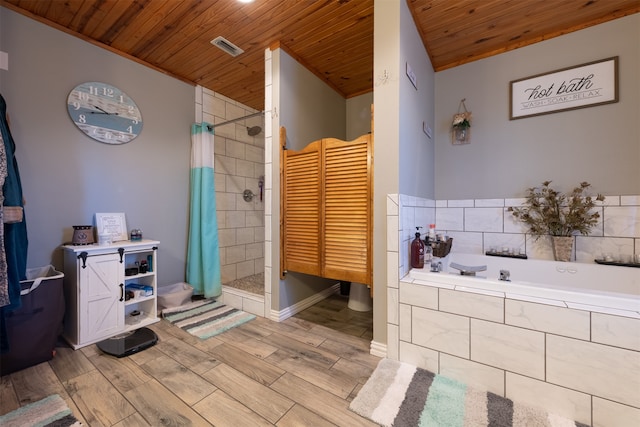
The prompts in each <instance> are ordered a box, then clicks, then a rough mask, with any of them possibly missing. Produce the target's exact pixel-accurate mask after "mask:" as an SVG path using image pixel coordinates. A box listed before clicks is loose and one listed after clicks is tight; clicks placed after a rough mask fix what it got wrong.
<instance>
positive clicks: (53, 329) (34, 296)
mask: <svg viewBox="0 0 640 427" xmlns="http://www.w3.org/2000/svg"><path fill="white" fill-rule="evenodd" d="M26 275H27V280H23V281H21V282H20V288H21V291H20V301H21V304H22V305H21V306H20V308H18V309H15V310H11V311H8V312H6V314H5V324H6V330H7V339H8V342H9V349H8V351H7V352H5V353H2V354H0V375H6V374H9V373H11V372H15V371H19V370H21V369H24V368H28V367H30V366H33V365H37V364H38V363H42V362H46V361H48V360H51V359H52V358H53V356H54V354H55V348H56V342H57V340H58V336H59V335H60V334H61V333H62V331H63V323H62V322H63V319H64V308H65V305H64V290H63V283H62V282H63V279H64V274H63V273H61V272H59V271H57V270H56V269H55V268H54V267H53V266H52V265H48V266H45V267H39V268H31V269H27V271H26Z"/></svg>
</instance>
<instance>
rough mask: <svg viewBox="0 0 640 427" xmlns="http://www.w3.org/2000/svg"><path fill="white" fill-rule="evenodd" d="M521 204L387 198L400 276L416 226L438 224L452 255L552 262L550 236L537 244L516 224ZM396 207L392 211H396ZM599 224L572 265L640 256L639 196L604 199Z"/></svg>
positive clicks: (578, 241) (578, 242)
mask: <svg viewBox="0 0 640 427" xmlns="http://www.w3.org/2000/svg"><path fill="white" fill-rule="evenodd" d="M523 202H524V199H519V198H518V199H467V200H427V199H421V198H417V197H412V196H406V195H395V194H394V195H389V196H388V200H387V208H388V209H387V211H389V209H392V211H394V210H397V214H396V215H399V218H398V227H399V229H397V230H395V228H391V227H388V230H389V237H388V239H392V235H394V233H396V232H397V233H398V234H397V235H395V239H397V240H398V241H399V243H396V244H395V246H398V248H397V249H398V251H399V256H398V260H397V261H396V262H397V263H398V268H399V270H398V273H399V277H403V276H405V275H406V274H407V273H408V272H409V249H410V246H411V240H413V238H414V235H415V231H416V228H415V227H416V226H420V227H422V229H421V230H420V231H421V232H422V233H423V236H424V233H425V232H426V231H427V230H428V229H429V224H431V223H433V224H436V230H437V232H438V233H443V234H446V235H448V236H449V237H452V238H453V246H452V249H451V251H452V252H461V253H472V254H482V253H484V252H486V251H488V250H490V249H492V248H496V249H502V248H510V249H514V250H522V251H524V253H526V254H527V256H528V257H529V258H534V259H547V260H552V259H553V252H552V248H551V241H550V239H549V238H548V237H542V238H540V239H539V240H537V241H536V240H535V239H534V238H532V237H531V236H529V235H527V234H526V229H525V227H524V226H523V225H522V224H521V223H520V222H516V221H514V219H513V217H512V215H511V213H510V212H508V211H507V208H508V207H509V206H521V205H522V203H523ZM394 205H395V207H394ZM596 209H597V211H598V212H599V213H600V220H599V222H598V224H597V225H596V226H595V227H594V228H593V230H592V232H591V234H590V235H589V236H576V237H575V244H574V254H573V258H572V259H573V260H575V261H577V262H593V260H594V259H595V258H601V257H602V254H604V253H608V254H611V255H612V256H613V257H614V258H615V259H617V260H619V261H622V262H627V261H630V260H631V256H632V255H633V254H637V253H640V196H639V195H631V196H606V198H605V200H604V202H602V203H601V204H600V206H598V207H597V208H596ZM389 270H390V269H389Z"/></svg>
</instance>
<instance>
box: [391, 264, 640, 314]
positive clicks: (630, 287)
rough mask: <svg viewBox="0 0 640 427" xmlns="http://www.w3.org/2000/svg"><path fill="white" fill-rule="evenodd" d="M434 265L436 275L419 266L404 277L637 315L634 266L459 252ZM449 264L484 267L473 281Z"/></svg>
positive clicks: (639, 286) (639, 277) (638, 272)
mask: <svg viewBox="0 0 640 427" xmlns="http://www.w3.org/2000/svg"><path fill="white" fill-rule="evenodd" d="M440 261H441V262H442V266H443V271H442V272H440V273H432V272H430V271H429V267H428V266H426V265H425V268H424V269H421V270H418V269H412V270H411V271H410V272H409V276H408V279H410V281H412V282H413V283H418V284H421V283H422V284H429V285H432V286H439V287H446V288H451V289H453V288H455V289H458V290H469V291H472V292H482V293H489V294H491V293H492V292H494V293H497V294H500V296H504V297H507V298H509V297H513V298H517V299H542V300H547V301H549V302H550V303H552V302H553V303H555V304H557V305H564V306H566V307H570V308H584V309H591V308H592V307H590V306H593V307H601V308H607V309H611V310H623V311H632V312H634V314H633V316H632V317H636V316H640V268H635V267H620V266H609V265H600V264H595V263H593V264H587V263H573V262H557V261H544V260H532V259H528V260H522V259H516V258H506V257H494V256H485V255H473V254H460V253H453V254H449V255H448V256H447V257H445V258H442V259H440ZM452 262H454V263H456V264H461V265H465V266H469V267H475V266H485V265H486V266H487V269H486V271H482V272H478V273H476V274H477V276H476V277H471V276H462V275H460V272H459V271H458V270H456V269H453V268H451V267H450V264H451V263H452ZM500 270H508V271H509V275H510V279H511V281H508V282H507V281H501V280H499V277H500ZM403 280H404V281H406V280H407V279H406V278H405V279H403ZM587 306H589V307H587ZM596 311H610V310H600V309H598V310H596ZM620 314H623V315H624V313H620Z"/></svg>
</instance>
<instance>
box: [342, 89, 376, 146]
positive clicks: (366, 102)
mask: <svg viewBox="0 0 640 427" xmlns="http://www.w3.org/2000/svg"><path fill="white" fill-rule="evenodd" d="M372 104H373V91H372V92H369V93H365V94H364V95H360V96H354V97H353V98H348V99H347V123H346V124H347V137H346V140H347V141H352V140H354V139H356V138H357V137H359V136H361V135H365V134H367V133H369V132H371V105H372Z"/></svg>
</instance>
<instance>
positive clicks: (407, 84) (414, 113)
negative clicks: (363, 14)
mask: <svg viewBox="0 0 640 427" xmlns="http://www.w3.org/2000/svg"><path fill="white" fill-rule="evenodd" d="M400 3H402V5H401V7H400V63H399V64H398V65H399V70H398V79H399V80H400V82H399V83H400V85H399V89H400V117H399V120H400V126H399V132H400V139H399V142H400V147H399V149H400V188H399V193H401V194H407V195H410V196H418V197H422V198H433V197H434V191H435V190H434V189H435V187H434V169H433V162H434V139H433V138H434V135H433V131H432V137H431V138H429V137H428V136H427V135H426V134H425V132H424V131H423V122H424V123H426V124H427V125H428V126H429V127H431V128H432V130H433V123H434V110H435V108H434V81H435V73H434V71H433V67H432V65H431V61H430V60H429V56H428V55H427V51H426V50H425V48H424V44H423V43H422V38H421V37H420V35H419V34H418V30H417V29H416V26H415V23H414V21H413V17H412V15H411V12H410V11H409V7H408V6H407V5H406V4H405V3H406V2H400ZM407 64H408V65H409V67H410V68H411V70H412V71H413V74H414V75H415V76H416V80H417V89H416V88H415V87H414V86H413V84H412V83H411V81H410V80H409V78H408V77H407Z"/></svg>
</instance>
